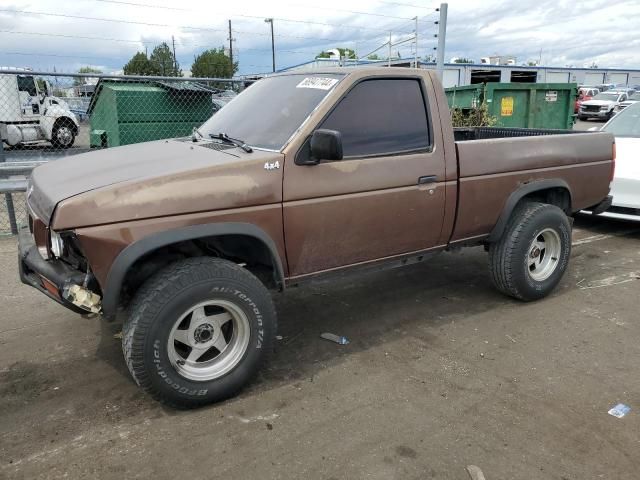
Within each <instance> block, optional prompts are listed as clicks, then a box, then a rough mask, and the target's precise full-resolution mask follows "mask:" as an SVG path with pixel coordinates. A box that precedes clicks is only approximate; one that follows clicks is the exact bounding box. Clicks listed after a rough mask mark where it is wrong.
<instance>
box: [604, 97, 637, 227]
mask: <svg viewBox="0 0 640 480" xmlns="http://www.w3.org/2000/svg"><path fill="white" fill-rule="evenodd" d="M600 130H601V131H605V132H607V133H610V134H612V135H614V136H615V138H616V151H617V156H616V171H615V176H614V178H613V182H612V183H611V195H612V196H613V201H612V204H611V207H610V208H608V209H607V210H605V211H604V212H602V213H600V215H601V216H603V217H611V218H617V219H622V220H634V221H640V161H639V158H638V152H640V102H636V103H634V104H632V105H630V106H628V107H626V108H625V109H624V110H623V111H622V112H620V113H619V114H617V115H616V116H615V117H613V118H612V119H611V120H610V121H609V122H608V123H607V124H606V125H604V126H603V127H602V128H601V129H600Z"/></svg>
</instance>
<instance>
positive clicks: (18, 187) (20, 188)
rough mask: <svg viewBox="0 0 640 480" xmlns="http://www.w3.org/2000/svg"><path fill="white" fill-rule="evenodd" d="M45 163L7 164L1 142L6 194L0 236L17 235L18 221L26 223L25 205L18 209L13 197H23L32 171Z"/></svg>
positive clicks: (1, 188)
mask: <svg viewBox="0 0 640 480" xmlns="http://www.w3.org/2000/svg"><path fill="white" fill-rule="evenodd" d="M43 163H46V162H43V161H26V162H9V163H7V162H5V155H4V148H3V145H2V142H1V141H0V193H2V194H4V206H3V207H4V208H2V207H0V235H3V234H4V235H6V234H11V235H17V233H18V220H25V221H26V216H27V213H26V210H25V205H24V203H23V204H21V205H20V206H19V208H18V213H16V206H15V202H14V198H13V196H14V195H15V194H20V195H23V192H26V191H27V184H28V178H29V175H30V174H31V171H32V170H33V169H34V168H36V167H37V166H38V165H42V164H43Z"/></svg>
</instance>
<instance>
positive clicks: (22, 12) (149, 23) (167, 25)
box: [0, 9, 342, 42]
mask: <svg viewBox="0 0 640 480" xmlns="http://www.w3.org/2000/svg"><path fill="white" fill-rule="evenodd" d="M0 12H5V13H19V14H25V15H42V16H47V17H60V18H71V19H74V20H92V21H98V22H109V23H124V24H130V25H145V26H148V27H170V28H181V29H185V30H196V31H209V32H225V33H226V32H227V30H226V29H223V28H211V27H193V26H189V25H170V24H166V23H151V22H137V21H133V20H123V19H115V18H103V17H86V16H82V15H70V14H64V13H51V12H35V11H28V10H9V9H0ZM235 32H236V33H243V34H247V35H260V36H270V35H271V34H269V33H262V32H251V31H242V30H235ZM276 37H288V38H297V39H299V40H323V41H333V42H341V41H342V40H341V39H334V38H325V37H302V36H298V35H287V34H284V33H281V34H277V35H276Z"/></svg>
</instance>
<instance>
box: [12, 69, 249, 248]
mask: <svg viewBox="0 0 640 480" xmlns="http://www.w3.org/2000/svg"><path fill="white" fill-rule="evenodd" d="M251 81H252V80H248V79H247V80H242V79H233V80H231V79H217V78H182V77H142V76H124V75H101V74H53V73H43V72H33V71H30V70H27V69H9V70H7V69H2V70H0V139H1V140H2V141H0V193H1V194H2V196H3V198H2V201H1V202H0V236H3V235H12V234H15V232H16V227H17V226H18V225H20V224H23V223H25V222H26V221H27V218H26V217H27V216H26V211H25V198H24V197H25V193H24V190H25V189H26V177H27V176H28V170H29V168H28V166H29V164H30V163H32V162H42V161H47V162H50V161H56V160H59V159H61V158H64V157H67V156H70V155H77V154H81V153H87V152H90V151H92V150H95V149H104V148H113V147H117V146H121V145H130V144H134V143H140V142H147V141H151V140H160V139H165V138H175V137H183V136H187V135H190V134H191V133H192V131H193V128H194V127H199V126H200V125H202V124H203V123H204V122H205V121H206V120H207V119H208V118H210V117H211V116H212V115H215V113H216V112H217V111H218V110H219V109H220V108H222V107H223V106H224V105H225V104H226V103H227V102H228V101H229V100H231V99H232V98H233V97H234V96H235V95H237V93H239V92H240V91H241V90H242V89H244V88H246V86H248V84H250V83H251ZM11 163H13V164H14V165H15V166H18V165H23V166H25V169H26V173H25V172H22V173H21V174H16V169H14V168H10V167H9V166H8V165H9V164H11ZM3 165H4V167H3Z"/></svg>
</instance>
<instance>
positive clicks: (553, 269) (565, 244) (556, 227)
mask: <svg viewBox="0 0 640 480" xmlns="http://www.w3.org/2000/svg"><path fill="white" fill-rule="evenodd" d="M570 255H571V223H570V222H569V219H568V218H567V215H566V214H565V213H564V212H563V211H562V210H561V209H560V208H558V207H556V206H554V205H547V204H544V203H537V202H529V203H524V204H522V205H520V206H519V207H518V208H517V209H516V210H515V211H514V213H513V215H512V217H511V219H510V220H509V223H508V225H507V228H506V230H505V232H504V235H503V236H502V238H501V239H500V241H498V242H496V243H492V244H491V245H490V248H489V269H490V272H491V279H492V280H493V284H494V285H495V287H496V288H497V289H498V290H500V291H501V292H503V293H505V294H507V295H510V296H512V297H515V298H517V299H520V300H525V301H530V300H537V299H539V298H543V297H545V296H547V295H548V294H549V293H551V291H552V290H553V289H554V288H555V287H556V285H557V284H558V282H559V281H560V279H561V278H562V276H563V275H564V272H565V271H566V269H567V265H568V264H569V257H570Z"/></svg>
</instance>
